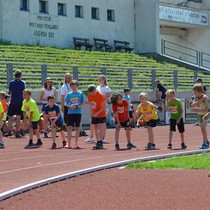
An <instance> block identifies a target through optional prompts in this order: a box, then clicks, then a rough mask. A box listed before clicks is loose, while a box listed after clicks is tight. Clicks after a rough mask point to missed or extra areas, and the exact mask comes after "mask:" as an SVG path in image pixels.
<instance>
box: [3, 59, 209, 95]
mask: <svg viewBox="0 0 210 210" xmlns="http://www.w3.org/2000/svg"><path fill="white" fill-rule="evenodd" d="M0 68H1V72H0V89H1V90H7V88H8V84H9V81H10V80H12V79H13V75H14V72H15V71H16V70H22V72H23V76H22V78H23V80H25V81H26V86H27V88H30V89H34V90H38V89H41V88H42V85H43V83H44V81H45V79H46V77H51V78H52V80H53V81H54V86H55V87H56V88H59V87H60V86H61V85H62V83H63V82H64V75H65V73H67V72H69V73H71V74H72V75H73V78H74V79H77V80H78V81H79V84H80V89H81V90H87V86H88V85H89V84H95V85H97V84H98V82H97V78H98V75H100V74H104V75H106V77H107V80H108V83H109V86H110V87H111V89H112V90H113V91H120V90H121V91H122V90H123V89H124V88H125V87H129V88H131V89H132V90H134V91H135V90H136V91H154V90H155V80H156V79H157V78H158V79H160V80H161V83H162V84H164V86H166V88H167V89H168V88H172V89H175V90H176V91H177V90H179V91H186V90H191V88H192V85H193V83H194V80H195V79H196V78H197V77H198V76H199V77H202V78H203V79H204V83H205V81H207V80H210V72H206V71H200V72H198V71H192V70H178V69H162V68H121V67H118V68H117V67H96V66H68V65H42V64H26V63H2V62H0ZM204 77H205V78H204ZM206 85H207V88H208V84H206Z"/></svg>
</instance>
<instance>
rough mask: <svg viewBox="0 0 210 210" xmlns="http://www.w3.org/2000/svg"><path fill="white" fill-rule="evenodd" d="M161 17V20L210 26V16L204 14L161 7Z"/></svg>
mask: <svg viewBox="0 0 210 210" xmlns="http://www.w3.org/2000/svg"><path fill="white" fill-rule="evenodd" d="M159 17H160V20H168V21H175V22H181V23H188V24H194V25H201V26H209V16H208V14H207V13H203V12H196V11H191V10H185V9H179V8H173V7H166V6H159Z"/></svg>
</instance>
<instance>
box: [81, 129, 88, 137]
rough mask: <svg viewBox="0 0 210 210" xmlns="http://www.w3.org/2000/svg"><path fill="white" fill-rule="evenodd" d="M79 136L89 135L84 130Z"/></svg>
mask: <svg viewBox="0 0 210 210" xmlns="http://www.w3.org/2000/svg"><path fill="white" fill-rule="evenodd" d="M79 136H88V134H87V133H86V132H85V131H84V130H83V131H81V132H79Z"/></svg>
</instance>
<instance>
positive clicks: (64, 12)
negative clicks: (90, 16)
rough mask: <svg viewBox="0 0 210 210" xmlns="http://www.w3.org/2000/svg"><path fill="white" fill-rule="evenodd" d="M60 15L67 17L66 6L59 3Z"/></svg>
mask: <svg viewBox="0 0 210 210" xmlns="http://www.w3.org/2000/svg"><path fill="white" fill-rule="evenodd" d="M58 15H64V16H66V4H61V3H58Z"/></svg>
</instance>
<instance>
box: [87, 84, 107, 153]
mask: <svg viewBox="0 0 210 210" xmlns="http://www.w3.org/2000/svg"><path fill="white" fill-rule="evenodd" d="M88 101H89V103H90V112H91V123H92V124H93V125H94V130H95V136H96V140H97V142H96V145H95V146H94V147H93V149H103V142H102V140H103V138H104V136H105V131H106V104H105V102H106V98H105V97H104V95H103V94H102V93H101V92H100V91H98V90H97V89H96V87H95V85H89V86H88Z"/></svg>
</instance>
